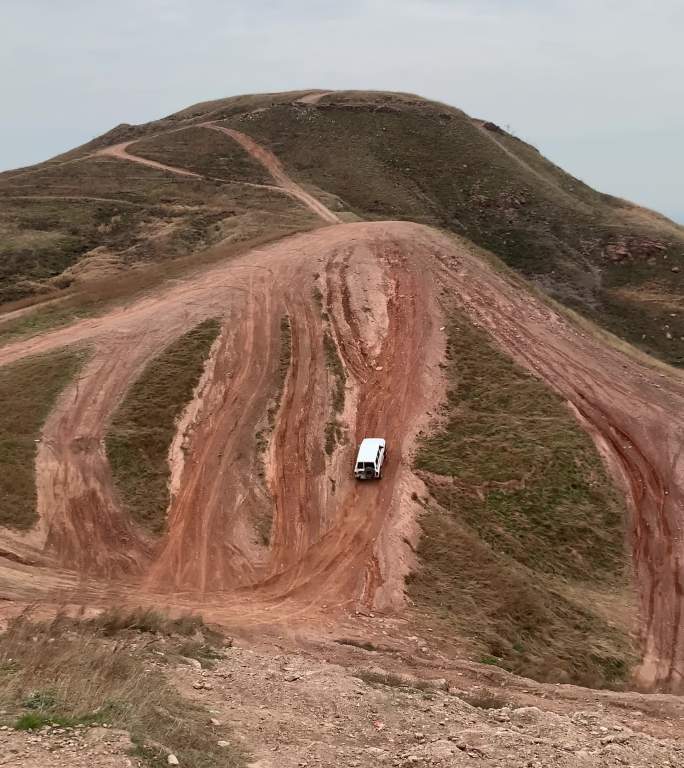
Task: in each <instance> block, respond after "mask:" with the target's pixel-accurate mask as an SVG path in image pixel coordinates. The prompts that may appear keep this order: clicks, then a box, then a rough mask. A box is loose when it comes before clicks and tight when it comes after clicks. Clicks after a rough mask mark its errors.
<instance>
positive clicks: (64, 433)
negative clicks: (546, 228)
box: [0, 134, 684, 691]
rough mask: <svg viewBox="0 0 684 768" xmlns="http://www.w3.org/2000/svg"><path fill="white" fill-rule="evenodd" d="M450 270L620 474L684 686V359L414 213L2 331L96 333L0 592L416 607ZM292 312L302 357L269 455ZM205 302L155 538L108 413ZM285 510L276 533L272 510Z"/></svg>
mask: <svg viewBox="0 0 684 768" xmlns="http://www.w3.org/2000/svg"><path fill="white" fill-rule="evenodd" d="M240 136H242V134H240ZM233 138H235V139H236V140H238V141H241V140H240V139H239V138H237V136H233ZM243 138H245V139H246V137H243ZM241 143H242V141H241ZM252 144H253V142H251V140H249V141H245V143H244V144H243V146H248V148H249V147H250V146H251V145H252ZM249 151H252V150H251V149H250V150H249ZM269 155H270V153H265V154H264V152H263V151H259V152H256V150H255V156H259V157H261V158H263V159H264V162H266V163H267V164H270V165H269V166H268V167H269V168H270V169H271V170H272V173H273V175H274V178H276V180H277V181H278V183H280V184H283V185H284V184H285V183H290V184H291V183H292V182H291V181H289V180H288V181H287V182H286V181H285V180H284V179H282V178H279V177H278V174H279V173H280V171H278V168H279V165H278V166H273V164H272V160H271V159H270V157H269ZM304 194H306V193H304ZM300 199H302V198H301V197H300ZM316 203H318V201H316ZM319 205H320V204H319ZM331 215H332V216H334V214H331ZM316 287H317V288H318V289H319V290H321V292H322V301H321V298H320V296H319V295H318V293H317V292H316V291H315V288H316ZM443 289H446V290H448V291H449V292H450V293H452V294H453V295H454V296H456V297H458V298H459V299H460V301H462V303H463V307H464V309H465V310H466V312H468V314H469V315H470V316H471V317H472V319H473V320H474V321H475V322H477V323H478V324H479V325H480V326H482V327H484V328H485V329H486V330H487V331H489V332H490V333H491V335H492V337H493V338H494V339H495V340H496V342H497V343H498V344H499V345H500V346H501V347H502V348H503V349H504V350H506V351H508V352H509V353H510V354H511V355H512V356H513V357H515V358H516V359H517V360H518V361H519V362H520V363H522V364H523V365H524V366H526V367H527V368H529V369H530V370H531V371H534V372H536V373H537V374H538V375H539V376H541V377H543V378H544V379H545V380H546V381H547V382H549V384H550V385H551V386H552V387H554V388H555V389H556V390H558V391H559V392H560V393H562V395H563V396H564V397H566V398H567V399H568V401H569V402H570V403H571V404H572V406H573V407H574V408H575V409H576V411H577V413H578V416H579V417H580V419H581V422H582V424H583V425H584V426H585V428H587V429H588V430H589V431H590V433H591V434H592V436H593V437H594V439H595V441H596V443H597V446H598V447H599V449H600V450H601V452H602V453H603V455H604V456H605V458H606V461H607V462H608V465H609V466H610V467H611V468H612V469H613V470H614V471H615V473H616V476H617V477H618V478H619V479H620V481H621V482H623V483H624V486H625V490H626V492H627V495H628V498H629V500H630V505H631V512H632V515H631V519H630V521H629V526H628V528H629V545H630V547H631V549H632V552H633V561H634V569H635V575H636V582H637V585H638V588H639V591H640V597H641V618H642V623H641V626H642V640H643V661H642V664H641V666H640V668H639V671H638V682H639V684H641V685H642V686H644V687H648V688H654V687H657V688H660V689H667V690H672V691H681V690H683V689H684V681H683V679H682V664H683V663H684V640H683V633H682V623H683V618H682V600H683V599H684V598H683V593H684V590H683V589H682V586H683V579H682V568H681V564H682V561H683V557H684V552H683V551H682V505H683V502H684V462H683V459H682V441H681V436H682V434H684V384H683V383H682V378H681V376H680V375H679V374H677V373H676V372H672V371H670V370H668V369H665V368H658V367H654V366H651V365H650V364H649V363H647V362H642V361H641V360H640V359H638V358H636V357H634V356H633V355H631V354H630V353H628V352H626V351H622V350H621V349H620V348H619V347H618V346H617V345H614V344H612V343H610V342H608V341H606V340H603V339H602V338H601V337H600V336H598V335H596V334H594V333H592V332H589V331H585V330H582V329H581V328H580V327H579V326H578V325H576V324H574V323H573V322H571V321H569V320H567V319H565V318H564V317H562V316H561V315H559V314H558V313H557V312H556V311H555V310H554V309H552V308H550V307H549V306H548V305H546V304H545V303H543V302H542V301H541V300H540V299H538V298H536V297H535V296H534V295H533V294H531V293H530V292H529V291H528V290H526V288H525V287H524V285H523V284H522V283H518V282H517V281H515V280H513V279H512V278H510V277H508V276H506V275H505V274H503V273H500V272H498V271H496V270H495V269H494V268H492V267H491V266H490V265H489V264H488V262H487V261H486V260H483V259H482V258H481V257H480V256H479V255H478V254H477V253H475V251H474V249H473V247H472V246H470V245H469V244H467V243H461V242H459V241H457V240H456V239H455V238H453V237H448V236H445V235H442V234H440V233H439V232H437V231H435V230H432V229H429V228H427V227H423V226H420V225H416V224H412V223H408V222H375V223H358V224H343V225H339V226H334V227H324V228H321V229H319V230H317V231H315V232H312V233H308V234H305V235H300V236H297V237H293V238H288V239H286V240H283V241H281V242H279V243H277V244H275V245H272V246H270V247H267V248H263V249H257V250H254V251H252V252H250V253H248V254H245V255H243V256H241V257H239V258H233V259H231V260H227V261H225V262H224V263H222V264H221V265H220V266H217V267H213V268H211V269H208V270H207V271H206V272H204V273H203V274H200V275H198V276H194V277H191V278H188V279H187V280H186V281H184V282H182V283H176V284H174V285H171V286H170V287H167V288H166V289H165V290H163V291H160V292H159V293H157V294H155V295H151V296H149V297H147V298H145V299H142V300H140V301H137V302H136V303H134V304H131V305H129V306H128V307H126V308H118V309H116V310H114V311H112V312H110V313H109V314H107V315H105V316H102V317H98V318H94V319H89V320H83V321H80V322H77V323H74V324H73V325H71V326H69V327H66V328H61V329H58V330H55V331H52V332H48V333H44V334H42V335H41V336H36V337H33V338H30V339H27V340H21V341H16V342H14V343H11V344H8V345H6V346H4V347H0V365H5V364H7V363H10V362H12V361H14V360H18V359H20V358H23V357H26V356H28V355H31V354H36V353H39V352H45V351H48V350H51V349H57V348H60V347H63V346H65V345H72V344H79V343H80V344H85V343H87V344H88V345H89V347H90V348H91V349H92V357H91V359H90V362H89V363H88V365H87V366H86V369H85V370H84V372H83V374H82V376H81V377H80V379H79V380H78V381H77V382H74V383H73V384H72V385H71V386H70V387H68V388H67V390H66V391H65V392H64V393H63V395H62V396H61V397H60V399H59V402H58V403H57V405H56V407H55V410H54V412H53V413H52V415H51V416H50V418H49V419H48V422H47V424H46V426H45V430H44V434H43V439H42V441H41V444H40V446H39V449H38V456H37V462H36V475H37V489H38V511H39V515H40V522H39V524H38V527H37V529H36V531H35V532H33V533H32V534H30V535H28V536H23V537H22V536H17V535H15V534H11V533H10V532H0V552H5V553H7V554H8V555H9V556H0V586H1V588H2V596H3V597H7V598H9V599H18V600H19V599H21V600H27V599H32V598H36V599H39V598H47V597H50V598H51V599H56V598H55V595H59V596H60V598H62V597H64V595H66V594H68V589H69V588H72V589H74V590H78V589H79V579H81V578H82V577H85V576H87V577H88V582H87V589H88V591H89V596H90V597H89V599H92V600H93V601H98V600H99V601H102V600H105V599H110V598H111V595H113V594H119V596H120V594H121V592H122V591H123V593H124V594H125V593H129V594H130V591H131V589H134V590H135V592H134V594H135V595H136V599H139V600H140V601H141V602H142V601H143V600H149V601H151V602H154V601H159V600H162V599H163V600H164V601H165V602H166V603H167V604H169V605H177V606H183V605H192V606H193V607H194V608H197V607H198V605H201V606H202V610H203V611H204V612H205V613H208V615H212V616H214V617H216V618H217V619H220V618H226V617H231V618H232V619H233V620H237V621H240V622H242V623H244V624H250V623H252V624H258V623H269V622H281V623H282V622H285V621H293V622H295V621H298V620H299V619H300V618H301V619H306V621H307V622H311V621H312V620H313V619H314V618H315V617H316V616H319V617H320V616H321V615H322V613H325V612H330V611H332V612H333V614H334V612H335V611H338V612H339V611H340V610H349V609H351V610H352V611H353V610H363V609H367V608H370V607H377V606H378V605H380V606H381V607H388V608H398V607H400V606H401V601H402V577H403V575H404V574H405V570H406V567H407V563H410V559H411V554H410V547H409V546H408V545H407V544H405V543H404V540H405V539H406V538H407V537H408V538H409V539H410V538H411V535H412V531H411V530H409V528H410V526H411V523H412V520H413V518H414V516H415V513H416V512H417V509H416V505H415V504H414V503H413V502H412V501H411V491H412V490H414V489H416V488H419V486H418V485H417V481H416V480H415V479H414V477H413V475H412V473H411V469H410V464H411V460H410V452H411V446H412V442H413V439H414V436H415V434H416V431H417V430H418V429H419V428H420V427H421V424H422V423H423V422H424V419H425V414H426V412H427V411H428V410H431V409H432V408H433V407H435V406H436V405H437V404H438V402H439V400H440V396H441V391H442V390H441V387H442V382H441V377H440V373H439V370H440V369H439V364H440V361H441V360H442V357H443V350H444V339H443V338H442V334H441V333H440V331H439V327H440V324H441V323H440V311H439V307H438V295H439V291H440V290H443ZM284 314H287V315H288V316H289V319H290V325H291V335H292V342H291V359H290V366H289V371H288V374H287V378H286V380H285V385H284V391H283V394H282V397H281V399H280V406H279V409H278V412H277V415H276V419H275V426H274V429H273V431H272V433H270V435H269V437H270V442H269V446H268V449H267V450H266V451H265V453H264V454H262V455H259V450H258V449H259V447H260V446H259V442H258V440H257V437H256V436H257V433H258V432H259V431H260V430H262V429H263V428H264V425H265V424H266V423H267V417H266V414H267V412H268V409H269V406H270V405H271V404H272V403H273V399H274V396H275V392H274V387H275V383H274V382H275V381H276V379H277V376H276V371H277V368H278V366H279V364H280V354H281V349H280V346H281V345H280V333H279V328H280V322H281V319H282V318H283V316H284ZM160 317H163V318H164V322H163V323H159V318H160ZM209 317H219V318H222V319H223V331H222V334H221V336H220V338H219V341H218V342H217V344H216V345H215V348H214V349H213V352H212V355H211V358H210V359H209V361H208V363H207V368H206V371H205V376H204V379H203V383H202V385H201V386H199V387H198V389H197V392H196V396H195V400H194V401H193V403H191V405H190V406H189V410H188V414H187V418H185V419H183V420H182V421H181V426H180V427H179V430H181V431H182V434H180V435H179V440H178V441H177V443H176V444H177V445H180V443H181V442H182V444H183V450H176V451H175V453H174V452H173V451H172V456H171V462H172V467H173V470H174V483H173V491H174V493H173V498H172V501H171V505H170V508H169V512H168V527H167V531H166V533H165V535H164V536H163V537H162V539H161V540H159V541H155V542H150V541H148V540H147V538H146V537H145V536H144V535H143V534H142V533H141V532H140V531H138V530H137V529H136V528H135V526H134V524H133V523H132V522H131V521H130V520H128V519H126V517H125V515H124V514H123V513H122V511H121V509H120V508H119V506H118V503H117V499H116V494H115V493H114V492H113V490H112V482H111V477H110V471H109V467H108V462H107V457H106V455H105V451H104V435H105V431H106V427H107V424H108V422H109V419H110V418H111V415H112V413H113V411H114V410H115V408H116V406H117V404H118V403H119V401H120V400H121V398H122V397H123V395H124V394H125V392H126V391H127V389H128V388H129V387H130V386H131V384H132V383H133V381H134V380H135V378H136V376H137V375H138V373H139V371H140V370H142V367H143V366H144V365H145V363H146V362H147V361H149V360H150V359H152V358H153V357H154V356H155V355H156V354H158V352H159V351H160V350H161V349H162V348H163V347H164V345H166V344H168V343H170V342H171V341H173V340H174V339H176V338H178V337H179V336H180V335H181V334H182V333H184V332H185V331H186V330H188V329H189V328H191V327H193V326H194V325H195V324H197V323H198V322H200V321H202V320H204V319H206V318H209ZM160 326H161V327H160ZM326 333H327V334H329V337H330V338H331V339H333V341H334V343H335V346H336V348H337V350H338V354H339V357H340V359H341V361H342V365H343V366H344V369H345V374H346V388H345V401H346V402H345V408H344V411H343V412H342V413H341V414H335V413H334V412H333V392H334V387H335V378H334V375H333V371H332V370H331V368H330V366H329V364H326V350H325V346H324V338H325V334H326ZM334 418H337V419H339V421H340V424H341V426H342V428H343V430H344V433H345V437H344V439H343V440H342V443H341V444H340V445H338V446H337V447H336V448H335V450H334V451H333V452H332V455H330V456H328V455H327V454H326V452H325V450H324V442H325V441H324V434H325V428H326V424H328V422H329V421H330V420H331V419H334ZM367 435H378V436H383V437H386V438H387V440H388V446H389V461H388V464H387V467H386V471H385V475H384V477H383V480H382V481H381V482H379V483H356V482H354V481H353V479H352V476H351V467H352V465H353V458H354V451H355V447H356V445H357V443H358V441H359V440H360V439H361V438H362V437H364V436H367ZM180 438H182V439H180ZM264 466H265V471H263V469H262V468H263V467H264ZM271 514H272V528H271V534H270V539H269V543H268V544H265V543H264V541H263V540H262V538H261V537H260V536H259V535H258V529H259V526H260V525H263V521H264V519H265V518H266V519H268V516H269V515H271ZM31 562H36V563H40V564H41V566H42V567H32V566H31V565H30V563H31ZM47 565H50V566H51V567H46V566H47ZM80 584H81V588H82V586H83V582H80ZM73 594H78V595H79V599H85V598H84V593H83V592H82V591H80V592H75V593H73ZM86 597H88V596H86Z"/></svg>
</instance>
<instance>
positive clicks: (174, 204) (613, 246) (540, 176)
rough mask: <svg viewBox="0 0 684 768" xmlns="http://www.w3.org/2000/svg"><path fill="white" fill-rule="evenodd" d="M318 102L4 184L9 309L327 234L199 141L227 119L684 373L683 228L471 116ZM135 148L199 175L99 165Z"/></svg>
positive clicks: (379, 97) (389, 96) (109, 138)
mask: <svg viewBox="0 0 684 768" xmlns="http://www.w3.org/2000/svg"><path fill="white" fill-rule="evenodd" d="M307 94H311V92H310V91H297V92H290V93H279V94H263V95H256V96H249V95H248V96H238V97H234V98H230V99H222V100H217V101H213V102H205V103H202V104H198V105H195V106H193V107H189V108H187V109H185V110H182V111H181V112H178V113H176V114H174V115H170V116H168V117H166V118H163V119H161V120H157V121H154V122H152V123H148V124H146V125H141V126H129V125H121V126H118V127H117V128H115V129H113V130H112V131H110V132H109V133H107V134H104V135H103V136H101V137H99V138H97V139H95V140H93V141H92V142H89V143H88V144H86V145H84V146H83V147H80V148H78V149H76V150H73V151H71V152H68V153H66V154H64V155H62V156H60V157H58V158H55V159H53V160H51V161H48V162H47V163H43V164H41V165H38V166H35V167H34V168H33V169H24V170H23V171H21V172H7V173H4V174H0V200H2V209H1V211H0V233H1V234H2V240H1V244H0V255H1V256H2V261H1V262H0V301H5V302H6V301H11V300H14V299H21V298H24V297H27V296H30V295H33V294H36V293H39V292H42V291H45V290H51V291H54V290H55V289H59V288H62V287H64V286H68V285H71V284H72V282H73V281H74V280H78V279H81V277H82V275H83V274H84V273H86V274H87V273H93V272H94V273H95V274H99V272H100V271H101V270H103V269H104V270H108V271H110V272H112V271H118V270H121V269H124V268H126V267H128V266H129V265H131V264H134V263H137V262H141V261H155V260H156V261H158V260H162V259H167V258H169V256H173V255H179V254H181V253H187V252H192V251H195V250H199V249H201V248H204V247H206V245H208V244H211V243H213V242H216V241H218V240H221V239H224V238H226V237H227V238H231V239H233V240H240V239H248V238H250V237H252V236H256V235H263V234H264V233H272V234H273V236H279V235H282V234H286V233H288V232H291V231H295V230H298V229H304V228H309V227H311V226H314V225H315V223H316V222H315V221H314V219H313V218H312V217H311V215H310V214H309V213H308V212H306V211H303V210H302V209H301V206H299V205H298V204H297V203H296V202H294V201H293V200H291V199H290V198H288V197H286V196H283V195H282V194H281V193H280V192H276V191H273V190H270V189H268V186H258V185H261V184H264V185H268V181H269V180H268V178H266V177H265V176H264V173H263V169H261V168H259V167H257V165H256V164H254V163H253V162H252V161H251V159H250V158H248V157H247V156H246V155H245V153H244V152H242V150H241V149H240V147H238V146H237V145H232V144H231V143H230V141H224V140H223V137H222V136H221V135H219V134H218V133H216V132H210V131H207V130H205V129H203V128H200V127H198V126H199V125H200V124H201V123H204V122H207V121H212V122H213V121H218V122H219V124H220V125H222V126H225V127H233V128H236V129H238V130H240V131H242V132H244V133H246V134H247V135H249V136H252V137H253V138H255V139H256V140H258V141H259V142H260V143H261V144H263V145H265V146H267V147H270V148H271V149H273V150H274V151H275V152H276V154H277V155H278V157H279V158H280V160H281V161H282V163H283V164H284V165H285V167H286V168H287V170H288V172H289V173H290V174H291V175H292V176H293V177H294V178H295V180H297V181H299V182H300V183H302V184H303V185H305V186H308V188H309V189H310V191H312V192H313V193H314V194H315V195H317V196H319V197H320V198H321V199H324V200H325V201H326V202H327V204H328V205H329V207H333V208H337V209H338V210H340V211H343V212H344V211H346V212H347V214H348V216H349V217H350V218H351V217H359V218H364V219H388V218H393V219H409V220H414V221H418V222H422V223H427V224H431V225H434V226H438V227H442V228H445V229H448V230H451V231H454V232H457V233H459V234H461V235H465V236H466V237H468V238H469V239H471V240H472V241H474V242H475V243H477V244H478V245H480V246H483V247H485V248H487V249H489V250H490V251H492V252H493V253H495V254H496V255H498V256H499V257H500V258H501V259H503V260H504V261H505V262H506V263H507V264H508V265H509V266H511V267H512V268H513V269H515V270H517V271H518V272H520V273H521V274H523V275H524V276H526V277H528V278H530V279H532V280H533V281H534V282H535V283H536V284H537V285H538V286H540V287H541V288H542V289H543V290H544V291H546V292H547V293H549V294H550V295H552V296H554V297H555V298H556V299H558V300H559V301H561V302H563V303H564V304H566V305H567V306H569V307H572V308H574V309H576V310H578V311H580V312H581V313H582V314H584V315H585V316H587V317H589V318H591V319H592V320H594V321H595V322H597V323H599V324H600V325H602V326H603V327H605V328H607V329H609V330H610V331H612V332H613V333H615V334H617V335H618V336H621V337H622V338H624V339H626V340H628V341H629V342H631V343H633V344H635V345H637V346H638V347H641V348H642V349H644V350H645V351H647V352H649V353H650V354H653V355H656V356H657V357H659V358H661V359H662V360H665V361H667V362H669V363H671V364H674V365H680V366H681V365H682V364H684V321H683V320H682V313H683V312H684V282H683V281H684V274H683V272H682V270H683V269H684V228H682V227H680V226H678V225H676V224H674V223H673V222H671V221H669V220H668V219H666V218H665V217H663V216H660V215H658V214H656V213H654V212H651V211H648V210H645V209H642V208H639V207H638V206H635V205H632V204H631V203H628V202H626V201H623V200H620V199H617V198H614V197H610V196H608V195H603V194H600V193H598V192H596V191H594V190H593V189H591V188H590V187H588V186H587V185H585V184H583V183H582V182H580V181H578V180H577V179H575V178H573V177H572V176H569V175H568V174H566V173H565V172H564V171H562V170H561V169H560V168H558V167H557V166H555V165H553V164H552V163H551V162H549V161H548V160H546V159H545V158H544V157H542V156H541V155H540V154H539V153H538V152H537V150H535V149H534V148H533V147H531V146H530V145H528V144H526V143H525V142H523V141H521V140H519V139H517V138H515V137H513V136H511V135H509V134H507V133H506V132H504V131H503V130H502V129H500V128H499V127H498V126H495V125H493V124H491V123H487V122H484V121H481V120H476V119H472V118H470V117H468V116H467V115H466V114H465V113H463V112H461V111H460V110H458V109H454V108H452V107H449V106H446V105H443V104H439V103H436V102H431V101H427V100H425V99H421V98H419V97H417V96H412V95H410V94H397V93H378V92H334V93H328V92H321V93H320V94H314V95H313V96H307ZM152 137H154V138H152ZM122 142H132V143H131V144H130V145H129V146H128V150H127V151H129V152H130V153H132V154H137V155H139V156H141V157H145V158H149V159H152V160H155V161H161V162H163V163H164V164H166V165H170V166H173V167H176V168H185V169H189V170H191V171H193V172H194V173H195V174H198V175H197V176H186V177H184V176H179V175H176V176H174V175H173V174H170V173H168V172H166V171H164V170H161V169H154V168H150V167H142V166H140V165H137V164H133V163H122V162H120V161H119V160H117V159H115V158H112V157H110V156H102V155H95V156H93V154H92V153H94V152H98V151H100V150H102V149H103V148H106V147H108V146H112V145H115V144H119V143H122ZM254 185H257V186H254Z"/></svg>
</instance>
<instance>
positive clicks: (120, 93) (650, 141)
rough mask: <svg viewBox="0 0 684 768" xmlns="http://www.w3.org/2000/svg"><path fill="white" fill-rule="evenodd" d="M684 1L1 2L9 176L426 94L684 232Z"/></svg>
mask: <svg viewBox="0 0 684 768" xmlns="http://www.w3.org/2000/svg"><path fill="white" fill-rule="evenodd" d="M683 30H684V0H655V1H654V0H564V1H562V0H333V1H332V2H328V1H327V0H321V1H320V2H314V1H313V0H289V1H285V0H283V1H282V2H279V1H278V0H117V1H116V2H113V0H0V104H1V105H2V119H1V120H0V139H1V141H0V169H7V168H14V167H18V166H21V165H27V164H30V163H34V162H37V161H39V160H43V159H46V158H48V157H50V156H52V155H55V154H57V153H59V152H62V151H64V150H66V149H70V148H71V147H73V146H76V145H78V144H81V143H83V142H84V141H86V140H87V139H90V138H92V137H93V136H95V135H98V134H100V133H103V132H104V131H106V130H108V129H109V128H111V127H113V126H114V125H116V124H117V123H121V122H128V123H140V122H146V121H148V120H151V119H153V118H156V117H161V116H163V115H166V114H168V113H170V112H173V111H175V110H177V109H180V108H182V107H185V106H188V105H190V104H192V103H195V102H198V101H204V100H206V99H212V98H219V97H223V96H232V95H236V94H239V93H254V92H261V91H276V90H291V89H297V88H309V87H311V88H330V89H335V88H374V89H391V90H402V91H412V92H415V93H419V94H421V95H423V96H428V97H431V98H435V99H440V100H442V101H446V102H449V103H450V104H453V105H455V106H458V107H460V108H461V109H464V110H465V111H466V112H468V113H469V114H471V115H474V116H477V117H485V118H487V119H490V120H493V121H495V122H498V123H500V124H501V125H508V126H510V128H511V130H512V131H513V132H514V133H515V134H516V135H518V136H520V137H521V138H524V139H526V140H527V141H530V142H532V143H533V144H535V145H536V146H537V147H538V148H539V149H540V150H541V151H542V152H543V153H544V154H545V155H547V156H548V157H549V158H550V159H551V160H553V161H554V162H556V163H557V164H558V165H561V166H562V167H564V168H565V169H566V170H568V171H570V172H571V173H573V174H574V175H576V176H578V177H580V178H581V179H583V180H584V181H586V182H588V183H590V184H591V185H593V186H595V187H597V188H598V189H600V190H601V191H604V192H611V193H613V194H616V195H620V196H622V197H627V198H629V199H631V200H634V201H636V202H639V203H642V204H644V205H648V206H650V207H652V208H656V209H657V210H659V211H662V212H663V213H666V214H667V215H669V216H671V217H673V218H675V219H677V220H679V221H680V222H682V223H684V147H683V146H682V144H683V139H684V54H683V53H682V32H683Z"/></svg>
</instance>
